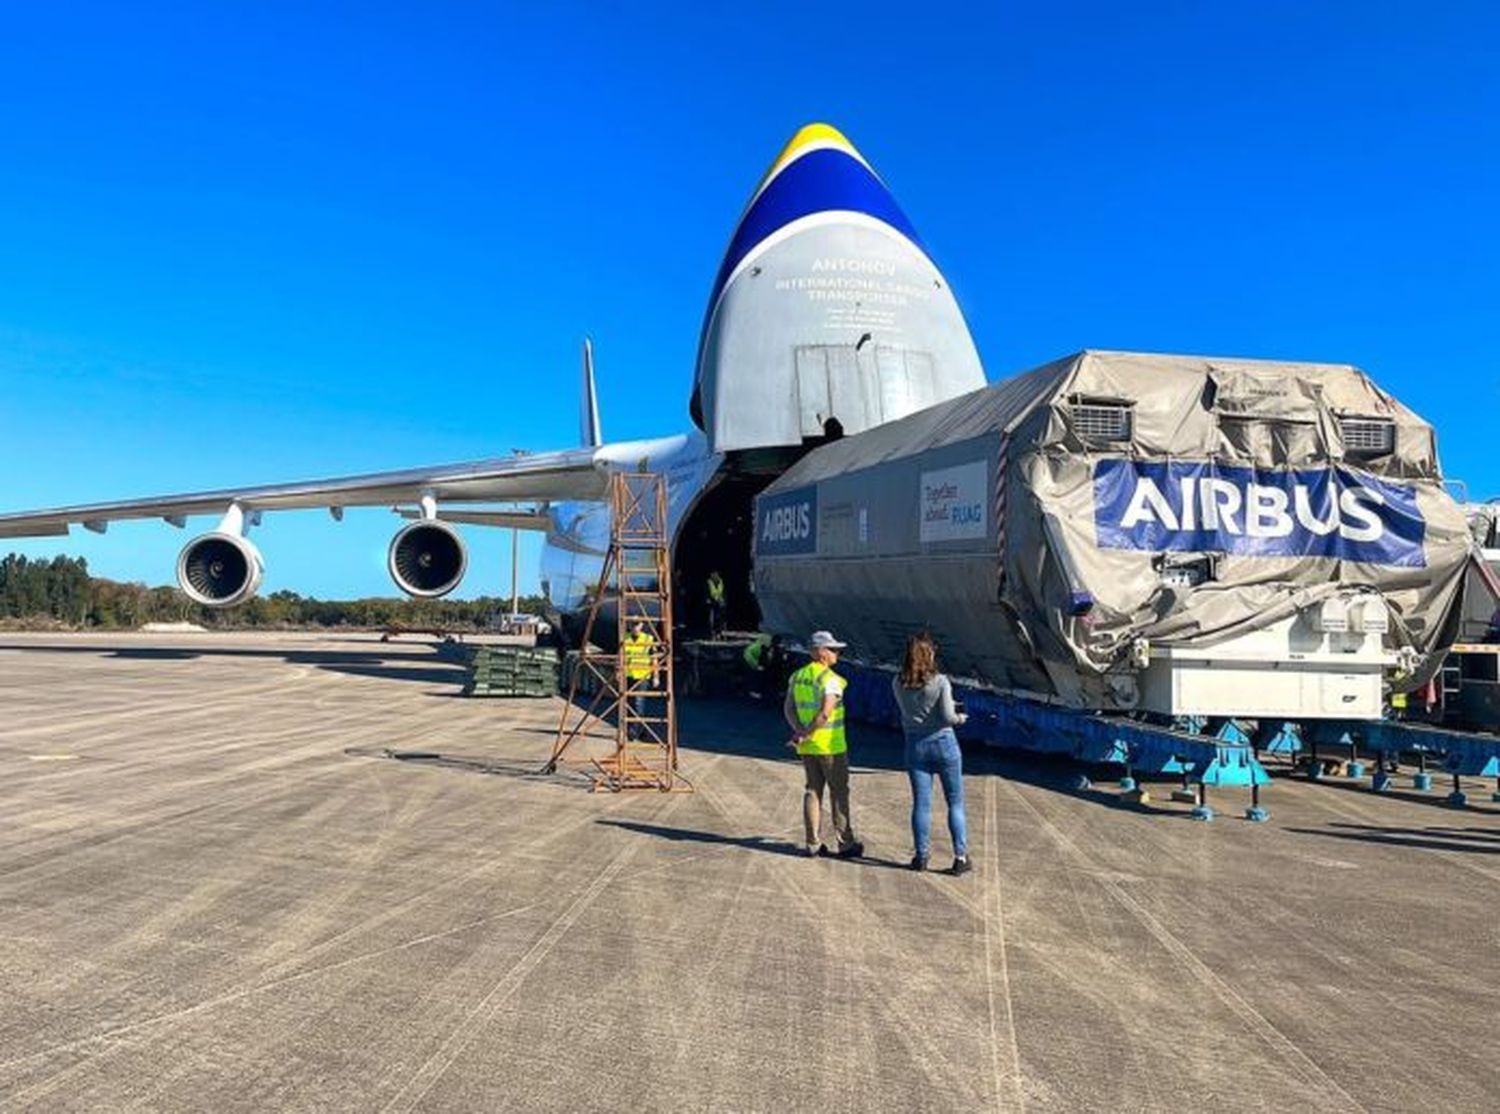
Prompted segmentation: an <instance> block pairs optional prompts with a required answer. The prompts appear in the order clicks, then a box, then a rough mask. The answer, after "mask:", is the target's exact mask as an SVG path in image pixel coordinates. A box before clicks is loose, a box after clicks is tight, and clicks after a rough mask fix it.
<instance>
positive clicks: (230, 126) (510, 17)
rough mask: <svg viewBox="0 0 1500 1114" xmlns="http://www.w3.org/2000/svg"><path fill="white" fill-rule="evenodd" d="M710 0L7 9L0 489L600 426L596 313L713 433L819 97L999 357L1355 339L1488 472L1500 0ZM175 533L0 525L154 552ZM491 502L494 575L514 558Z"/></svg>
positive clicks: (283, 569) (992, 358) (1285, 352)
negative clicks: (700, 353)
mask: <svg viewBox="0 0 1500 1114" xmlns="http://www.w3.org/2000/svg"><path fill="white" fill-rule="evenodd" d="M719 7H720V6H719V5H704V4H692V5H682V6H680V7H678V8H674V7H668V6H660V7H654V6H650V5H630V6H624V5H621V6H612V7H604V6H602V5H601V6H600V7H599V8H598V9H597V10H594V9H584V8H576V7H569V6H562V5H544V4H519V5H514V6H509V5H496V4H489V5H473V6H468V5H451V4H448V5H440V4H420V5H418V4H408V5H393V4H374V3H369V4H348V5H340V6H322V5H317V4H313V3H301V4H295V5H294V4H285V5H277V6H273V5H266V4H248V3H247V4H243V5H228V4H212V5H209V4H204V5H201V6H199V8H198V10H196V11H194V10H193V8H192V6H190V5H189V6H184V5H173V6H171V7H167V6H162V7H156V6H154V5H150V4H146V3H135V4H130V5H119V4H98V5H90V4H68V3H49V4H34V5H11V6H10V7H9V8H8V9H7V10H6V12H5V13H4V14H3V16H0V508H3V509H23V508H27V507H38V506H50V505H56V504H59V503H67V502H79V501H91V500H97V499H105V498H115V497H129V496H141V495H150V494H158V493H165V492H169V491H176V490H192V489H197V488H203V487H218V486H221V485H234V484H240V483H255V482H263V481H271V480H280V479H299V478H313V477H317V476H322V475H334V474H341V473H347V472H359V471H368V470H378V469H385V468H394V467H401V466H406V465H416V464H426V463H433V462H438V461H444V460H462V459H467V458H472V457H480V456H486V455H491V454H493V453H497V452H504V451H506V450H508V449H510V448H512V447H518V446H524V447H532V448H546V447H558V446H565V445H571V444H573V443H574V439H575V438H576V435H577V418H576V413H577V404H576V398H575V393H576V380H577V372H576V368H577V359H578V351H577V350H578V345H579V342H580V339H581V337H582V336H583V335H584V333H585V332H588V333H591V334H592V335H593V336H594V338H595V342H596V346H597V351H598V357H599V372H600V377H601V383H600V393H601V405H602V412H603V420H604V427H605V434H606V436H608V437H612V438H621V437H627V436H644V435H651V434H657V433H667V432H674V431H676V430H679V429H682V428H685V426H686V424H687V420H688V419H687V414H686V402H687V395H688V391H689V388H690V385H691V375H692V364H693V359H694V352H695V347H696V343H697V328H698V324H699V322H700V320H701V316H702V312H703V302H704V299H705V297H706V296H707V293H708V289H709V285H710V283H711V281H712V278H713V274H714V270H715V267H716V266H717V264H718V259H719V255H720V253H721V251H722V250H723V247H724V244H725V242H726V240H727V238H728V236H729V234H730V232H731V230H732V225H733V223H734V221H735V218H736V217H737V216H738V214H739V211H740V209H741V207H742V205H743V204H744V202H745V200H746V198H747V196H748V193H749V191H750V190H751V188H752V187H753V186H754V184H755V182H756V180H757V179H758V177H759V176H760V174H761V172H762V171H763V170H764V169H765V167H766V165H767V163H768V162H769V161H770V160H771V159H772V157H773V156H774V155H775V154H776V152H777V150H778V149H779V148H780V146H781V145H782V144H783V143H784V142H785V141H786V139H787V138H788V137H789V136H790V135H791V133H792V132H793V131H795V130H796V128H797V127H798V126H799V125H801V124H803V123H805V122H807V121H810V120H816V119H822V120H827V121H828V122H830V123H833V124H835V125H836V126H838V127H840V128H841V129H843V130H844V131H845V132H846V133H847V134H848V135H849V137H850V138H851V139H852V140H853V141H854V143H855V144H856V145H857V146H859V147H860V149H861V150H862V151H863V153H864V154H865V156H866V157H867V158H868V159H869V160H870V161H871V162H872V164H873V165H874V166H875V167H876V169H877V170H878V171H879V172H880V173H881V174H882V175H883V176H884V178H885V179H886V181H887V182H888V184H889V185H890V186H891V188H892V190H893V192H894V193H895V195H896V197H897V199H898V200H899V201H900V202H901V204H902V206H903V207H904V208H905V209H906V211H907V213H908V214H909V215H910V217H911V219H912V221H913V222H914V224H915V225H916V227H917V229H918V230H919V231H920V233H921V234H922V236H923V238H924V240H925V241H926V242H927V244H928V245H929V247H930V248H931V249H932V251H933V254H934V256H935V258H936V259H937V262H938V264H939V266H941V267H942V268H943V269H944V270H945V271H946V272H947V274H948V276H949V278H950V281H951V283H952V285H953V287H954V288H955V290H956V291H957V293H958V296H959V299H960V302H961V303H962V305H963V307H964V309H965V312H966V313H967V315H968V318H969V321H970V323H971V325H972V327H973V330H974V334H975V339H976V341H977V343H978V346H979V351H980V354H981V356H982V357H983V359H984V362H985V366H986V368H987V371H988V374H989V376H990V378H991V379H996V378H1001V377H1003V376H1006V375H1009V374H1012V373H1014V372H1016V371H1019V370H1023V369H1025V368H1028V367H1031V366H1033V365H1035V364H1038V363H1041V362H1043V361H1045V360H1047V359H1050V358H1052V357H1054V356H1058V355H1061V354H1063V353H1066V352H1069V351H1073V350H1076V349H1079V348H1083V347H1109V348H1142V349H1152V350H1165V351H1177V352H1202V353H1213V354H1229V355H1249V356H1265V357H1295V358H1303V359H1312V360H1334V361H1349V362H1353V363H1357V364H1360V365H1361V366H1363V367H1365V368H1367V369H1368V370H1369V371H1370V372H1372V373H1373V374H1374V375H1375V376H1376V378H1377V380H1378V381H1379V382H1381V383H1382V384H1383V385H1384V386H1386V387H1387V388H1388V389H1390V390H1391V391H1393V392H1394V393H1395V394H1397V395H1398V396H1399V397H1400V398H1402V399H1403V400H1404V401H1405V402H1407V403H1408V404H1409V405H1411V406H1412V407H1414V408H1415V409H1416V410H1417V411H1419V412H1420V413H1421V414H1423V415H1424V416H1425V417H1427V418H1428V419H1430V420H1432V421H1433V422H1434V423H1435V424H1436V425H1437V427H1438V430H1439V436H1440V448H1441V450H1442V456H1443V460H1444V463H1445V467H1446V470H1447V472H1448V474H1449V475H1450V476H1453V477H1457V478H1462V479H1464V480H1466V481H1467V482H1468V484H1469V485H1470V487H1471V489H1472V490H1473V491H1474V493H1475V494H1476V495H1494V494H1500V466H1497V464H1496V462H1495V459H1494V452H1493V448H1492V446H1493V445H1494V443H1495V441H1496V436H1497V430H1500V405H1497V404H1500V367H1497V359H1496V352H1497V350H1500V348H1497V344H1496V339H1495V334H1496V331H1497V326H1500V274H1497V264H1496V261H1497V259H1500V86H1497V82H1496V80H1495V74H1496V73H1497V72H1500V15H1496V14H1495V9H1494V8H1493V7H1492V6H1491V5H1484V4H1478V3H1475V4H1448V3H1441V2H1438V3H1429V4H1422V5H1418V4H1408V3H1401V4H1397V3H1352V2H1351V3H1343V4H1307V3H1262V4H1246V5H1229V4H1219V3H1203V4H1187V3H1167V4H1155V5H1149V6H1146V7H1149V9H1150V10H1149V11H1146V12H1140V11H1136V10H1134V9H1135V8H1137V7H1142V6H1136V5H1114V4H1109V5H1105V4H1099V5H1087V4H1054V5H1036V4H1009V3H999V4H989V5H959V4H909V3H903V4H898V5H888V6H887V5H882V4H880V3H872V2H865V3H857V4H839V5H832V4H823V5H820V4H808V3H806V2H802V3H796V4H784V3H765V2H762V3H756V4H741V5H731V6H724V7H728V8H731V9H732V10H731V11H728V12H725V13H720V12H718V11H716V9H717V8H719ZM1043 8H1045V9H1047V10H1045V11H1043V10H1042V9H1043ZM395 526H396V520H395V519H394V518H393V517H392V516H390V515H389V514H388V513H385V512H381V511H365V512H358V513H356V512H351V513H350V514H349V516H348V518H347V520H346V521H345V522H344V523H343V524H342V525H337V524H335V523H333V522H331V521H330V520H329V518H328V516H327V515H326V514H322V513H308V514H294V515H286V516H279V517H278V516H268V518H267V520H266V525H265V526H264V527H263V528H262V529H261V530H260V531H258V533H257V538H258V541H259V543H260V545H261V546H262V548H263V550H264V551H265V553H266V555H267V560H268V564H269V571H268V576H267V583H266V587H267V590H274V589H276V588H292V589H294V590H297V591H300V592H304V593H311V594H316V595H320V596H352V595H363V594H392V593H393V591H394V590H393V589H392V588H391V587H390V585H389V583H388V581H387V580H386V578H385V574H384V571H383V559H384V551H385V545H386V542H387V540H388V538H389V536H390V534H391V532H392V531H393V530H394V528H395ZM183 537H184V535H183V534H182V533H181V532H179V531H175V530H172V529H170V528H169V527H166V526H164V525H162V524H161V523H141V524H122V525H117V526H115V527H113V528H112V529H111V531H110V533H109V535H108V536H107V537H104V538H97V537H94V536H92V535H87V534H82V533H81V532H80V533H78V534H76V535H75V536H74V537H72V538H69V539H64V540H62V541H61V542H60V543H58V542H48V543H41V542H36V543H31V542H27V543H16V544H14V545H13V546H12V545H11V544H10V543H5V542H0V550H3V549H6V548H15V549H18V550H21V551H24V552H28V553H33V554H50V553H54V552H69V553H82V554H84V555H85V556H87V557H88V559H89V561H90V565H91V567H92V568H93V569H94V570H95V571H96V572H98V573H101V574H103V575H107V576H113V577H119V578H126V579H140V580H145V581H147V582H149V583H165V582H168V581H169V580H170V579H171V575H172V562H173V560H174V558H175V554H176V550H177V548H178V547H179V546H180V545H181V543H182V540H183ZM474 537H475V541H476V544H475V549H476V551H477V552H476V564H475V565H474V566H472V569H473V571H471V573H470V577H469V580H468V582H467V584H466V586H465V589H464V591H465V592H467V593H469V594H476V593H478V592H481V591H484V590H490V589H493V588H494V587H495V585H496V582H497V581H498V580H499V579H500V578H499V577H496V578H494V579H489V578H488V577H487V576H486V575H485V574H486V573H488V572H489V571H490V570H491V569H494V570H496V571H498V570H499V569H500V568H501V567H502V565H504V564H505V558H504V557H503V555H504V554H506V553H508V549H507V548H506V547H505V545H504V544H502V540H501V536H500V535H499V534H497V533H488V532H486V533H478V534H475V535H474ZM535 549H536V546H535V543H532V544H530V545H528V546H527V547H526V550H527V556H528V560H527V563H526V565H525V567H524V568H523V583H524V584H525V585H526V586H528V587H531V586H534V585H535V583H536V572H535V559H534V554H535Z"/></svg>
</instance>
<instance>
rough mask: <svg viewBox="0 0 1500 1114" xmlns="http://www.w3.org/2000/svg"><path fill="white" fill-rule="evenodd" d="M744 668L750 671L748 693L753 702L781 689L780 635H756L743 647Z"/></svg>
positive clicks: (781, 655)
mask: <svg viewBox="0 0 1500 1114" xmlns="http://www.w3.org/2000/svg"><path fill="white" fill-rule="evenodd" d="M743 656H744V659H745V668H746V669H748V670H749V671H750V678H749V680H750V684H749V688H748V691H749V693H750V696H751V698H752V699H754V700H759V699H761V694H762V693H765V692H775V691H776V689H778V688H779V687H781V659H782V657H783V654H782V651H781V635H779V634H778V635H769V634H757V635H756V636H755V638H754V639H753V640H752V641H751V642H750V643H749V644H748V645H747V646H746V647H745V652H744V655H743Z"/></svg>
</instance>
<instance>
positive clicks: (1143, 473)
mask: <svg viewBox="0 0 1500 1114" xmlns="http://www.w3.org/2000/svg"><path fill="white" fill-rule="evenodd" d="M1094 525H1095V528H1096V530H1097V533H1098V539H1099V546H1100V548H1101V549H1142V550H1154V551H1161V550H1171V551H1174V552H1192V553H1214V552H1218V553H1235V554H1240V555H1244V556H1254V557H1329V558H1334V559H1338V560H1345V561H1358V562H1361V563H1364V564H1371V565H1393V566H1400V567H1406V568H1423V567H1425V565H1426V557H1425V555H1424V552H1423V547H1422V543H1423V538H1424V535H1425V532H1426V523H1425V522H1424V521H1423V519H1422V514H1421V511H1420V510H1419V509H1418V508H1417V498H1416V491H1415V489H1414V488H1412V487H1409V486H1407V485H1404V484H1396V483H1391V482H1389V481H1387V480H1381V479H1377V478H1376V477H1374V476H1371V475H1368V474H1366V473H1362V472H1355V471H1353V470H1351V469H1347V468H1313V469H1290V470H1276V469H1263V468H1244V467H1236V466H1231V465H1222V464H1214V463H1211V462H1202V461H1198V462H1191V461H1170V462H1168V461H1132V460H1101V461H1099V462H1098V464H1097V465H1095V468H1094Z"/></svg>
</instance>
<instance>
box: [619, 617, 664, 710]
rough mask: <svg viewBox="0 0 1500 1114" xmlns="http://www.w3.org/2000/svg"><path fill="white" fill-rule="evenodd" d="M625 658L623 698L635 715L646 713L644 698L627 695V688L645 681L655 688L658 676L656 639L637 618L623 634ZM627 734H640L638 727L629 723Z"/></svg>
mask: <svg viewBox="0 0 1500 1114" xmlns="http://www.w3.org/2000/svg"><path fill="white" fill-rule="evenodd" d="M621 652H622V653H623V655H624V658H625V686H626V689H627V695H626V697H625V699H626V700H627V701H629V703H630V710H631V712H632V713H633V714H634V715H635V716H636V717H642V716H644V715H645V714H646V702H645V699H644V698H642V697H641V696H639V695H629V694H628V690H631V689H637V688H645V687H648V686H647V685H646V684H645V682H646V681H648V680H649V681H650V682H651V683H650V685H649V687H650V688H653V689H654V688H656V687H657V682H656V678H657V676H658V665H657V661H656V639H655V637H653V636H652V635H651V633H650V632H649V631H647V630H646V624H645V623H643V622H641V621H640V620H639V619H637V620H636V621H635V622H634V623H632V624H630V633H629V634H628V635H626V636H625V645H624V646H622V647H621ZM626 733H627V735H628V736H629V737H630V738H632V739H635V738H638V737H639V736H640V733H641V732H640V729H639V728H638V727H636V725H635V724H630V725H629V726H628V729H627V732H626Z"/></svg>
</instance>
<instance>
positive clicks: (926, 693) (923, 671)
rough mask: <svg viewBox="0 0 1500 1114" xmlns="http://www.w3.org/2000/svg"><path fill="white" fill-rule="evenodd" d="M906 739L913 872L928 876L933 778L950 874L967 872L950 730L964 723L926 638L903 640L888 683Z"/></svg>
mask: <svg viewBox="0 0 1500 1114" xmlns="http://www.w3.org/2000/svg"><path fill="white" fill-rule="evenodd" d="M891 686H892V688H894V689H895V692H896V703H897V704H898V705H899V706H900V708H901V730H902V731H903V732H904V733H905V735H906V776H907V777H908V778H909V779H910V781H911V835H912V842H913V843H914V844H915V845H916V854H915V855H913V856H912V860H911V868H912V869H913V870H926V869H927V859H928V855H929V852H930V851H931V849H932V839H931V835H930V829H931V827H932V778H933V775H934V774H936V775H937V777H938V778H939V779H940V780H941V781H942V783H943V798H944V799H945V800H946V801H947V802H948V834H949V835H951V836H952V837H953V867H952V869H951V871H950V873H952V874H967V873H968V872H969V838H968V820H967V818H966V817H965V815H964V778H963V754H962V752H961V751H960V750H959V749H958V736H956V735H955V734H954V733H953V728H954V727H956V726H957V725H958V724H960V723H963V722H964V721H965V720H966V719H967V718H968V717H966V716H964V715H962V714H961V713H959V712H958V711H957V710H956V709H955V708H954V707H953V685H952V684H951V683H950V682H949V681H948V678H947V677H946V676H945V675H943V674H942V673H939V672H938V669H937V644H936V643H934V642H933V641H932V636H931V635H928V634H926V633H923V634H914V635H912V636H911V637H910V638H908V639H907V640H906V657H905V659H904V660H903V661H902V663H901V672H900V673H899V674H897V675H896V677H894V678H893V679H892V681H891Z"/></svg>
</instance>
